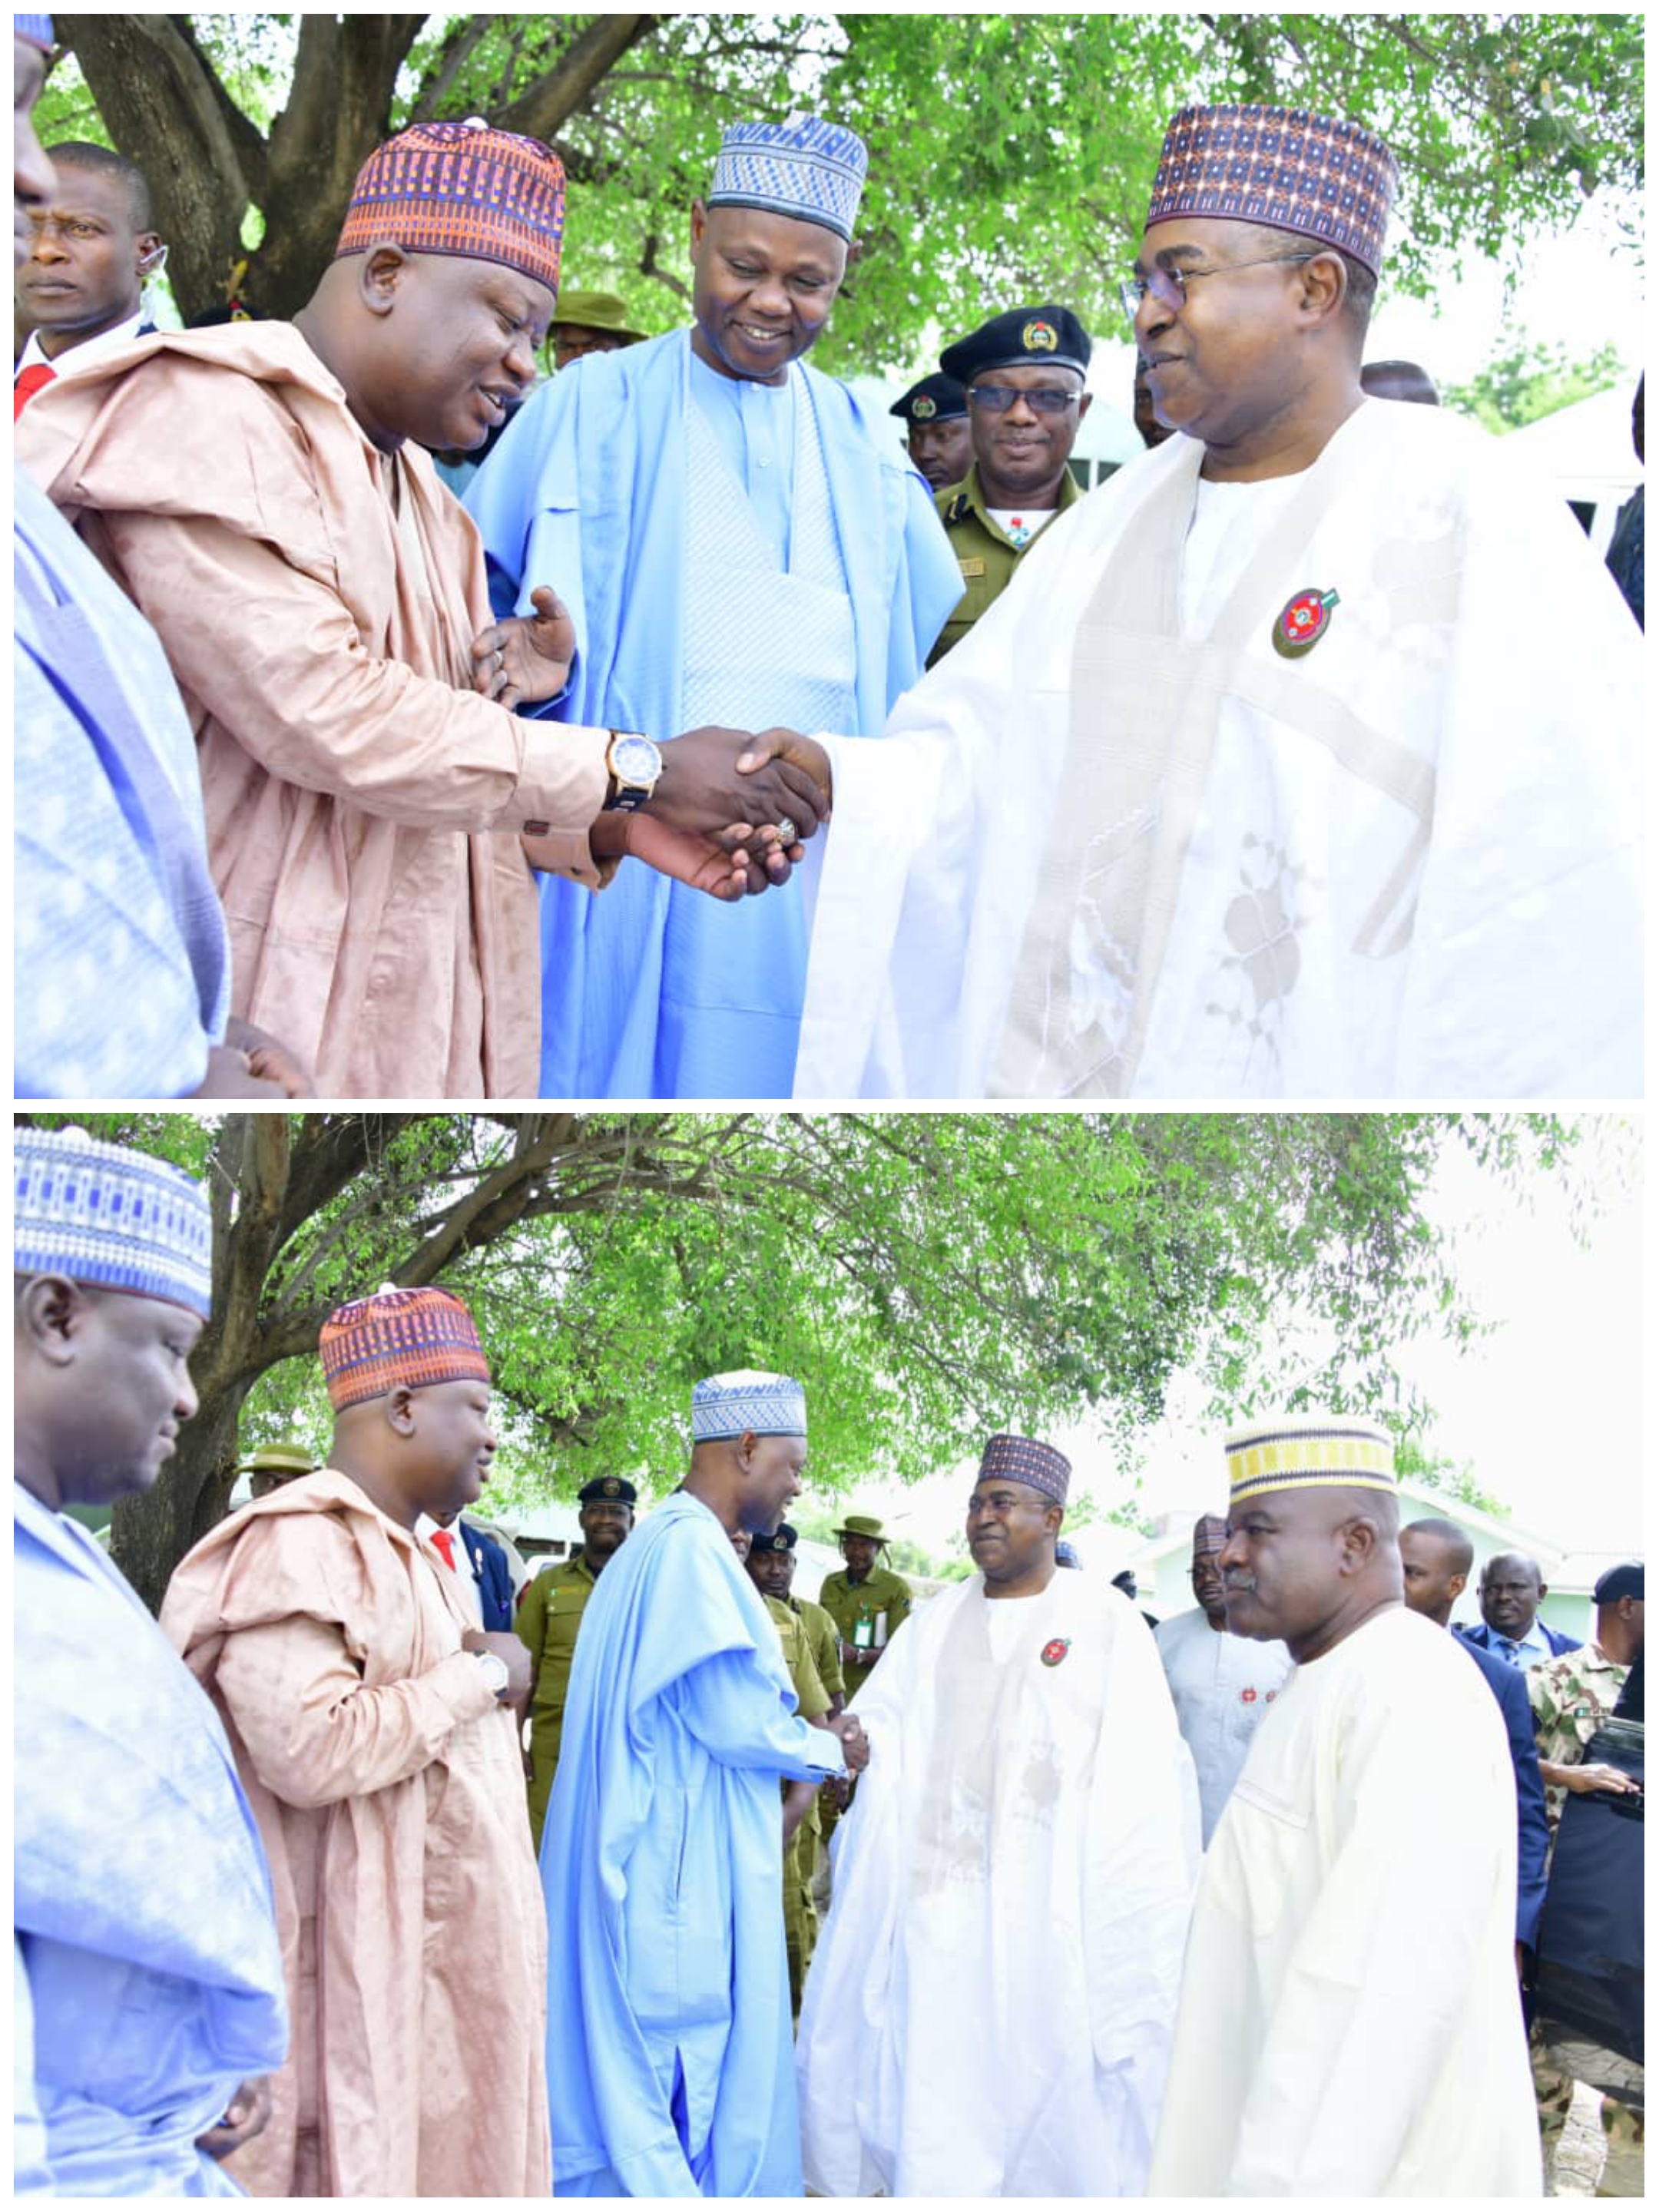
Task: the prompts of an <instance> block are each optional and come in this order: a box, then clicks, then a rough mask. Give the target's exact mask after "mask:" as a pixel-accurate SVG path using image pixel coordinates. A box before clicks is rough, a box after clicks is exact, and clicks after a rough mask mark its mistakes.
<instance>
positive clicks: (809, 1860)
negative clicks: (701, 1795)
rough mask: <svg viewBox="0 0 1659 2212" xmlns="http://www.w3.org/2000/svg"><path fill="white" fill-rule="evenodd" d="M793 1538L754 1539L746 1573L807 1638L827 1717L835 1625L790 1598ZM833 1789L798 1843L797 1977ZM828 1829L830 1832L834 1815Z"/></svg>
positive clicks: (813, 1927) (838, 1679) (810, 1937)
mask: <svg viewBox="0 0 1659 2212" xmlns="http://www.w3.org/2000/svg"><path fill="white" fill-rule="evenodd" d="M797 1541H799V1539H798V1537H797V1534H796V1532H795V1530H794V1529H793V1528H791V1527H790V1526H789V1523H788V1522H787V1521H782V1522H779V1524H778V1526H777V1528H776V1529H775V1531H774V1532H773V1534H771V1535H769V1536H757V1537H756V1539H755V1541H754V1545H753V1547H752V1548H751V1550H750V1553H749V1573H750V1579H751V1580H752V1582H753V1583H754V1584H755V1587H756V1588H757V1589H758V1590H759V1591H760V1593H761V1595H762V1596H763V1597H764V1598H765V1599H766V1600H767V1601H768V1603H769V1604H770V1603H771V1602H772V1601H775V1600H778V1601H781V1602H782V1603H783V1604H785V1605H787V1607H788V1608H789V1610H790V1612H791V1613H793V1614H794V1616H795V1618H796V1619H797V1620H799V1622H800V1625H801V1626H802V1627H803V1628H804V1629H805V1632H806V1641H807V1645H808V1648H809V1649H810V1650H811V1654H812V1664H813V1665H814V1666H815V1667H816V1668H817V1672H818V1680H819V1681H820V1682H822V1683H823V1688H824V1692H825V1694H826V1695H827V1697H828V1698H829V1711H831V1713H839V1712H844V1711H846V1709H847V1681H846V1678H845V1676H844V1675H843V1674H842V1665H841V1644H840V1640H839V1638H838V1637H837V1635H836V1624H835V1622H834V1621H833V1620H831V1619H830V1618H829V1614H828V1613H826V1612H825V1611H824V1609H823V1607H822V1606H821V1605H815V1604H814V1603H813V1602H812V1601H811V1598H810V1597H794V1596H793V1595H791V1593H790V1584H791V1583H793V1581H794V1578H795V1545H796V1543H797ZM834 1786H835V1785H834V1784H832V1783H826V1784H824V1787H823V1790H821V1791H820V1792H819V1798H818V1802H817V1804H815V1805H814V1807H813V1808H812V1812H811V1815H810V1816H809V1817H808V1818H807V1819H806V1820H803V1821H802V1823H801V1826H800V1831H799V1836H798V1838H797V1842H798V1844H799V1860H800V1875H801V1887H802V1890H803V1892H804V1893H805V1903H806V1913H805V1940H804V1944H803V1956H802V1960H801V1972H802V1973H803V1975H804V1974H805V1971H806V1968H807V1966H809V1965H810V1964H811V1958H812V1946H813V1944H814V1943H815V1942H817V1909H816V1907H815V1906H814V1905H813V1902H812V1893H813V1890H814V1888H815V1887H816V1885H817V1876H818V1862H819V1860H820V1858H821V1857H822V1856H823V1848H824V1838H825V1836H826V1835H827V1833H828V1830H827V1829H826V1828H825V1826H824V1824H823V1817H822V1814H823V1810H824V1809H825V1805H826V1799H827V1797H828V1793H829V1792H830V1791H831V1790H833V1789H834ZM831 1825H832V1826H833V1814H832V1820H831Z"/></svg>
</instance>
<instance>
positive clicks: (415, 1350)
mask: <svg viewBox="0 0 1659 2212" xmlns="http://www.w3.org/2000/svg"><path fill="white" fill-rule="evenodd" d="M317 1348H318V1351H319V1353H320V1354H321V1356H322V1362H323V1379H324V1380H325V1383H327V1385H328V1399H329V1403H330V1404H331V1406H332V1407H333V1408H334V1410H335V1412H336V1413H342V1412H343V1411H344V1409H345V1407H348V1406H356V1405H361V1404H362V1401H364V1400H365V1399H366V1398H383V1397H384V1396H385V1395H386V1392H387V1391H388V1390H395V1389H397V1388H398V1385H399V1384H400V1383H401V1384H403V1385H404V1387H405V1388H406V1389H410V1390H423V1389H428V1388H429V1387H430V1385H431V1384H433V1383H488V1382H489V1361H488V1360H487V1359H486V1358H484V1353H483V1345H482V1344H480V1343H479V1341H478V1331H477V1326H476V1325H475V1323H474V1322H473V1319H472V1316H471V1313H470V1312H469V1311H468V1310H467V1308H466V1307H465V1304H463V1303H462V1301H461V1300H460V1299H459V1298H458V1297H456V1295H455V1293H454V1292H453V1291H440V1290H423V1291H399V1290H396V1289H394V1288H393V1286H392V1285H391V1284H390V1283H383V1284H382V1285H381V1286H380V1289H379V1290H378V1291H376V1292H375V1293H374V1297H372V1298H354V1299H353V1300H352V1302H351V1304H349V1305H343V1306H341V1307H339V1308H338V1309H337V1311H335V1312H334V1313H331V1315H330V1316H329V1317H328V1319H327V1320H326V1321H325V1322H324V1323H323V1331H322V1336H321V1339H320V1340H319V1344H318V1347H317Z"/></svg>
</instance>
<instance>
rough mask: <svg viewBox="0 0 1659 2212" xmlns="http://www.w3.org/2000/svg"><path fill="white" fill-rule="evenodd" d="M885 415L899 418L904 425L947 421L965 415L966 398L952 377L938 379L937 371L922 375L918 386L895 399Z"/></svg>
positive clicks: (915, 385)
mask: <svg viewBox="0 0 1659 2212" xmlns="http://www.w3.org/2000/svg"><path fill="white" fill-rule="evenodd" d="M887 412H888V413H889V414H890V415H898V416H902V417H903V419H904V421H905V422H951V420H952V419H953V418H954V417H956V416H962V415H965V414H966V413H967V412H968V395H967V393H966V392H964V391H963V388H962V386H960V385H959V384H958V383H957V380H956V379H955V377H954V376H941V375H939V374H937V372H936V373H935V374H933V375H932V376H924V377H923V378H922V380H921V383H920V384H913V385H912V386H910V389H909V390H908V392H906V393H905V395H904V397H903V398H902V399H899V400H896V401H895V402H894V404H892V406H890V408H889V409H888V410H887Z"/></svg>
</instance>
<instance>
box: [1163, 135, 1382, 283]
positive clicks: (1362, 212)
mask: <svg viewBox="0 0 1659 2212" xmlns="http://www.w3.org/2000/svg"><path fill="white" fill-rule="evenodd" d="M1399 189H1400V164H1399V162H1398V161H1396V160H1395V157H1394V155H1393V154H1392V153H1391V152H1390V151H1389V149H1388V147H1386V146H1385V145H1384V144H1383V141H1382V140H1381V139H1380V138H1376V137H1372V135H1371V133H1370V131H1364V130H1362V129H1361V128H1360V126H1359V125H1358V124H1357V123H1347V122H1344V121H1343V120H1341V119H1340V118H1339V117H1336V116H1333V115H1314V114H1310V112H1308V111H1307V110H1306V109H1305V108H1300V107H1263V106H1255V105H1249V106H1237V105H1225V106H1213V107H1206V106H1192V107H1183V108H1182V110H1181V112H1180V113H1179V114H1178V115H1176V116H1174V117H1172V118H1170V127H1169V129H1168V131H1166V132H1165V133H1164V150H1163V152H1162V153H1161V154H1160V155H1159V156H1158V175H1157V177H1156V179H1154V181H1153V185H1152V204H1151V206H1150V207H1149V208H1148V209H1147V210H1146V222H1147V226H1148V227H1149V228H1150V226H1151V225H1152V224H1153V223H1155V222H1167V221H1168V220H1169V218H1170V216H1181V215H1198V216H1212V217H1217V218H1219V219H1222V220H1224V221H1227V222H1260V223H1266V224H1267V225H1268V226H1269V227H1270V228H1273V229H1275V230H1294V231H1299V232H1300V233H1302V234H1303V235H1304V236H1305V237H1309V238H1316V239H1319V240H1322V243H1323V244H1325V245H1327V246H1340V248H1341V249H1342V251H1343V252H1345V253H1352V256H1353V258H1354V259H1355V260H1356V261H1363V262H1364V264H1365V266H1366V268H1367V269H1369V270H1370V271H1371V273H1372V275H1373V276H1375V275H1376V273H1377V272H1378V271H1379V270H1381V268H1382V266H1383V240H1384V238H1385V236H1386V235H1387V233H1388V228H1389V213H1390V211H1391V210H1392V209H1393V206H1394V201H1395V193H1396V192H1397V191H1399Z"/></svg>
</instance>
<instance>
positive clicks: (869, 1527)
mask: <svg viewBox="0 0 1659 2212" xmlns="http://www.w3.org/2000/svg"><path fill="white" fill-rule="evenodd" d="M834 1533H835V1534H836V1537H837V1538H838V1539H839V1540H840V1543H841V1555H842V1559H845V1560H846V1562H847V1565H846V1566H845V1568H844V1569H843V1570H842V1572H841V1573H840V1574H836V1575H826V1576H825V1577H824V1578H823V1589H821V1590H820V1591H819V1592H818V1603H819V1604H820V1605H821V1606H822V1607H823V1610H824V1611H825V1612H826V1613H828V1614H829V1618H830V1619H831V1620H833V1621H834V1622H835V1624H836V1636H837V1638H839V1639H840V1645H841V1650H840V1656H841V1663H842V1668H843V1670H844V1672H845V1674H846V1679H847V1684H848V1704H849V1705H851V1704H852V1702H853V1700H854V1699H855V1698H856V1697H857V1696H858V1693H859V1686H860V1683H862V1682H863V1681H865V1680H866V1679H867V1677H868V1675H869V1672H870V1669H871V1668H872V1667H873V1666H874V1665H875V1663H876V1662H877V1660H878V1659H879V1658H880V1656H881V1655H882V1652H883V1651H884V1650H885V1648H886V1646H887V1645H888V1644H889V1643H890V1642H891V1640H892V1638H893V1633H894V1632H895V1630H896V1628H897V1627H898V1625H899V1623H900V1622H901V1621H902V1620H907V1619H908V1616H909V1612H910V1585H909V1583H907V1582H906V1581H905V1579H904V1577H903V1576H902V1575H896V1574H895V1573H894V1572H893V1571H892V1569H891V1568H890V1567H882V1566H878V1565H877V1564H876V1555H877V1553H879V1552H880V1551H882V1550H883V1549H884V1547H885V1545H886V1542H887V1538H886V1536H885V1535H884V1534H883V1531H882V1526H881V1523H880V1522H879V1521H878V1520H876V1519H875V1518H874V1516H872V1515H871V1514H868V1513H849V1514H848V1516H847V1518H846V1520H845V1521H844V1522H842V1526H841V1527H840V1528H837V1529H836V1530H835V1532H834Z"/></svg>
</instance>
